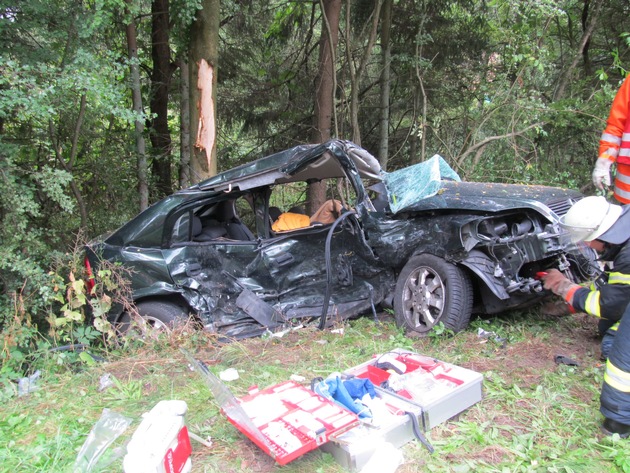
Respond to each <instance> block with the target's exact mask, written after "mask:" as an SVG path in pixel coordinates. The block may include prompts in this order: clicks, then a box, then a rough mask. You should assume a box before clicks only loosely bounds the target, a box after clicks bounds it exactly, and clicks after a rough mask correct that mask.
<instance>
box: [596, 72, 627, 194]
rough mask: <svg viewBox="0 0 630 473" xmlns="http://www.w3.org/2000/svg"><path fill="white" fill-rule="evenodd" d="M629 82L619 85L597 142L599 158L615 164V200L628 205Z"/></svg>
mask: <svg viewBox="0 0 630 473" xmlns="http://www.w3.org/2000/svg"><path fill="white" fill-rule="evenodd" d="M629 117H630V80H629V79H628V78H627V79H626V80H624V81H623V84H621V87H620V88H619V90H618V91H617V95H616V96H615V99H614V100H613V103H612V105H611V107H610V114H609V115H608V121H607V124H606V128H605V129H604V132H603V133H602V136H601V139H600V140H599V157H600V158H605V159H609V160H611V161H612V162H616V163H617V174H616V176H615V188H614V192H615V199H617V200H618V201H619V202H621V203H623V204H627V203H630V119H629Z"/></svg>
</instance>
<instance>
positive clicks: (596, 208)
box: [560, 196, 622, 242]
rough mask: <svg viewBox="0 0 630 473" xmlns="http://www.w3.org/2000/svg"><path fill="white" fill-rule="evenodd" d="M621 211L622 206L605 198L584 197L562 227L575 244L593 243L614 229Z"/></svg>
mask: <svg viewBox="0 0 630 473" xmlns="http://www.w3.org/2000/svg"><path fill="white" fill-rule="evenodd" d="M621 211H622V208H621V206H620V205H615V204H611V203H610V202H608V201H607V200H606V198H605V197H602V196H590V197H584V198H583V199H581V200H579V201H578V202H576V203H575V204H573V205H572V206H571V208H570V209H569V211H568V212H567V213H566V214H565V215H564V216H563V217H562V218H561V219H560V225H561V226H562V227H563V228H565V229H566V230H568V232H569V233H570V235H571V240H572V241H573V242H578V241H591V240H595V239H597V237H599V236H601V235H602V234H603V233H604V232H606V231H607V230H608V229H609V228H610V227H612V226H613V224H614V223H615V222H616V221H617V219H618V218H619V216H620V215H621Z"/></svg>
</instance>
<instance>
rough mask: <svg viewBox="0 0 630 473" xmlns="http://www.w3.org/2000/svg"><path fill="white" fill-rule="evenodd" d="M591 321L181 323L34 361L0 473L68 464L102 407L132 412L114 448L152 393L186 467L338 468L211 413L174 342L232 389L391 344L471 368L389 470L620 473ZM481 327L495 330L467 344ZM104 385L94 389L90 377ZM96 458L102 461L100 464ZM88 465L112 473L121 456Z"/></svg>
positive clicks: (4, 416) (2, 446) (1, 441)
mask: <svg viewBox="0 0 630 473" xmlns="http://www.w3.org/2000/svg"><path fill="white" fill-rule="evenodd" d="M595 327H596V325H595V321H593V320H591V319H588V318H587V317H586V316H585V315H577V316H571V317H563V318H545V317H543V316H542V315H540V314H538V313H536V312H531V313H529V314H519V313H515V314H513V315H510V316H503V317H501V318H496V319H491V320H479V319H478V320H475V321H474V322H473V324H472V325H471V327H470V328H469V329H468V330H467V331H465V332H462V333H460V334H457V335H455V336H452V337H449V336H444V335H443V336H440V337H437V336H432V337H427V338H421V339H411V338H407V337H406V336H404V335H403V334H402V333H401V332H400V331H399V330H398V329H397V328H396V327H395V325H394V324H393V322H392V321H391V319H390V318H388V317H387V316H384V320H383V322H382V323H381V324H375V323H374V322H373V321H372V320H371V319H370V318H362V319H358V320H354V321H351V322H349V323H347V324H344V325H342V326H340V327H339V328H340V329H342V330H341V331H342V333H333V332H332V331H330V330H327V331H318V330H317V329H315V328H304V329H301V330H298V331H295V332H292V333H289V334H287V335H285V336H284V337H282V338H259V339H252V340H245V341H238V342H233V343H230V344H225V343H219V342H218V341H217V340H216V338H214V337H213V336H211V335H208V334H203V333H193V332H189V331H188V330H183V331H179V332H177V333H173V334H171V335H168V336H162V337H161V338H160V339H158V340H157V341H151V342H149V341H147V342H142V341H140V342H138V341H136V342H134V343H131V344H130V345H129V346H127V347H126V348H125V349H124V350H120V351H118V352H110V353H107V354H105V355H104V356H105V358H106V359H107V361H106V362H104V363H99V364H96V365H94V366H91V367H85V368H84V369H83V370H82V371H79V372H74V373H68V372H66V373H60V372H59V370H58V369H55V367H54V366H50V367H49V368H48V369H45V368H44V369H43V376H42V379H41V381H40V388H39V389H38V390H36V391H35V392H32V393H30V394H28V395H26V396H23V397H20V398H14V399H13V400H10V401H9V402H6V403H4V405H2V406H1V407H0V471H3V472H4V471H6V472H20V471H25V472H26V471H28V472H66V471H72V469H73V464H74V461H75V459H76V457H77V453H78V451H79V449H80V448H81V446H82V445H83V443H84V441H85V439H86V436H87V435H88V433H89V432H90V430H91V429H92V427H93V426H94V424H95V423H96V422H97V421H98V419H99V418H100V416H101V413H102V412H103V409H104V408H108V409H110V410H112V411H114V412H118V413H120V414H123V415H125V416H127V417H129V418H130V419H132V420H133V423H132V424H131V426H130V427H129V428H128V429H127V431H125V433H124V434H123V435H122V436H121V437H119V439H118V440H117V442H115V443H114V445H112V447H110V448H109V449H108V453H109V454H110V459H111V456H112V455H113V454H114V453H116V452H118V453H120V451H117V450H115V448H116V447H122V446H124V444H125V442H126V441H128V439H129V438H130V436H131V434H132V433H133V432H134V430H135V428H136V427H137V426H138V424H139V421H140V417H141V415H142V413H144V412H146V411H148V410H150V409H151V408H152V407H153V406H154V405H155V404H156V403H157V402H158V401H160V400H162V399H181V400H184V401H186V402H187V404H188V412H187V414H186V423H187V426H188V427H189V429H190V430H191V431H192V432H194V433H196V434H197V435H200V436H201V437H210V438H211V439H212V442H213V445H212V447H211V448H208V447H205V446H202V445H201V444H199V443H197V442H195V441H193V456H192V460H193V472H221V473H228V472H241V471H243V472H252V473H254V472H263V473H264V472H275V471H280V472H282V473H306V472H309V473H310V472H315V473H336V472H342V471H344V470H343V468H341V467H340V466H339V465H338V464H337V463H336V462H335V461H334V459H333V458H332V457H331V456H330V455H328V454H324V453H322V452H321V451H319V450H316V451H314V452H311V453H309V454H307V455H305V456H303V457H301V458H299V459H298V460H295V461H294V462H292V463H289V464H288V465H287V466H285V467H280V466H277V465H276V464H275V463H274V462H273V460H272V459H271V458H270V457H268V456H267V455H265V454H264V453H263V452H262V451H260V450H259V449H258V448H257V447H256V446H255V445H254V444H253V443H252V442H250V441H249V440H248V439H246V438H245V437H244V436H243V435H241V434H240V433H239V432H238V431H237V430H236V429H235V428H234V427H233V426H232V425H231V424H230V423H229V422H228V421H227V420H226V419H225V418H224V417H223V416H222V415H221V413H220V412H219V407H218V405H217V404H216V402H215V400H214V398H213V396H212V395H211V393H210V391H209V389H208V387H207V385H206V384H205V381H204V380H203V379H202V378H201V377H200V376H199V375H198V374H197V373H196V372H191V371H190V369H189V368H188V367H187V364H186V362H185V359H184V357H183V355H182V354H181V353H180V352H179V347H181V346H184V347H186V348H187V349H188V350H189V351H191V352H194V353H195V356H196V357H197V358H199V359H201V360H203V361H204V362H206V363H207V365H208V366H209V368H210V370H211V371H213V372H214V373H215V374H218V373H219V372H221V371H223V370H225V369H227V368H236V369H237V370H238V372H239V374H240V377H239V379H238V380H236V381H233V382H230V383H227V384H229V388H230V390H231V391H232V392H233V393H234V394H235V395H237V396H241V395H244V394H246V393H247V390H248V388H250V387H251V386H252V385H258V386H259V387H261V388H263V387H266V386H269V385H272V384H276V383H279V382H282V381H285V380H287V379H289V377H290V376H291V375H300V376H303V377H304V378H305V380H306V381H305V383H309V382H310V380H311V379H313V378H315V377H317V376H323V377H325V376H326V375H328V374H329V373H331V372H334V371H344V370H346V369H348V368H350V367H352V366H354V365H357V364H359V363H362V362H364V361H366V360H367V359H369V358H370V357H371V356H372V354H374V353H383V352H386V351H388V350H390V349H392V348H405V349H410V350H413V351H416V352H419V353H423V354H427V355H430V356H433V357H436V358H439V359H441V360H444V361H448V362H450V363H453V364H456V365H460V366H463V367H466V368H469V369H472V370H475V371H478V372H481V373H482V374H483V375H484V381H483V400H482V401H481V402H479V403H477V404H475V405H474V406H472V407H471V408H469V409H468V410H466V411H464V412H463V413H461V414H460V415H459V416H457V417H456V418H454V419H451V420H449V421H448V422H445V423H442V424H440V425H438V426H436V427H434V428H433V429H431V430H430V431H429V432H427V437H428V438H429V440H430V442H431V443H432V444H433V446H434V447H435V453H434V454H433V455H430V454H429V453H428V451H427V450H426V449H425V448H424V447H422V445H421V444H419V443H418V442H415V441H414V442H410V443H408V444H406V445H405V446H404V447H402V453H403V456H404V463H403V464H402V465H401V466H400V467H399V468H398V470H397V472H398V473H406V472H417V471H428V472H457V473H460V472H501V473H503V472H506V473H507V472H509V473H512V472H566V473H570V472H589V473H591V472H594V473H597V472H626V473H627V472H630V441H628V440H621V439H618V438H614V437H606V436H604V435H602V434H601V433H600V431H599V424H600V423H601V420H602V417H601V414H600V413H599V390H600V386H601V382H602V378H603V370H604V367H603V365H602V364H601V362H600V361H599V359H598V356H599V346H598V343H599V342H598V340H597V339H596V338H595V336H594V334H595ZM479 328H483V329H484V330H486V331H489V332H494V334H496V337H495V336H490V337H489V338H483V339H482V338H480V337H479V336H478V335H477V330H478V329H479ZM556 354H562V355H565V356H569V357H571V358H574V359H575V360H576V361H578V362H579V363H580V366H578V367H571V366H567V365H556V364H555V363H554V356H555V355H556ZM106 373H109V374H110V377H111V379H112V380H113V384H112V385H111V386H110V387H109V388H107V389H105V390H104V391H102V392H100V391H99V384H100V380H101V377H102V376H103V375H104V374H106ZM104 460H105V459H104ZM93 471H112V472H114V471H116V472H120V471H122V459H121V458H117V459H114V461H113V463H111V464H109V465H108V466H103V467H101V468H96V469H94V470H93Z"/></svg>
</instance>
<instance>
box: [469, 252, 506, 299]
mask: <svg viewBox="0 0 630 473" xmlns="http://www.w3.org/2000/svg"><path fill="white" fill-rule="evenodd" d="M459 264H461V265H462V266H465V267H466V268H468V269H470V270H471V271H472V272H473V273H474V274H475V275H476V276H477V277H478V278H479V279H480V280H481V281H482V282H483V283H484V284H485V285H486V286H487V287H488V289H490V290H491V291H492V293H493V294H494V295H495V296H497V297H498V298H499V299H501V300H506V299H509V298H510V295H509V294H508V292H507V291H506V290H505V287H503V284H501V282H500V280H498V279H497V278H496V277H495V275H494V267H495V262H494V261H493V260H492V259H490V258H489V257H488V256H487V255H485V254H484V253H482V252H481V251H478V250H472V251H471V252H470V253H468V255H467V256H466V257H465V258H464V259H462V260H461V261H459Z"/></svg>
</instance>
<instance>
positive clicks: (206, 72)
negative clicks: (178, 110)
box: [195, 59, 216, 169]
mask: <svg viewBox="0 0 630 473" xmlns="http://www.w3.org/2000/svg"><path fill="white" fill-rule="evenodd" d="M198 67H199V74H198V79H197V88H198V89H199V102H198V103H197V111H198V113H199V127H198V128H197V139H196V140H195V147H196V148H197V149H199V150H200V151H204V152H205V154H206V161H207V169H211V167H210V163H211V160H212V148H213V147H214V140H215V139H216V126H215V123H214V101H213V99H212V80H213V77H214V68H213V67H212V66H211V65H210V64H208V62H207V61H206V60H205V59H202V60H201V61H199V63H198Z"/></svg>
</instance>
